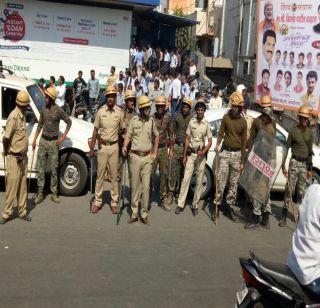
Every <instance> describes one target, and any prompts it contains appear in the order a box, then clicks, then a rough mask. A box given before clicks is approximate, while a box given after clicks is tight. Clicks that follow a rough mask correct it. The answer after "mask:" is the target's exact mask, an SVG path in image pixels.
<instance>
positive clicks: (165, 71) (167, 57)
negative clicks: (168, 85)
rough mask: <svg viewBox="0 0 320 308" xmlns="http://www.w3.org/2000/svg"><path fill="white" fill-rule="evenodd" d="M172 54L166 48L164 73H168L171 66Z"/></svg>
mask: <svg viewBox="0 0 320 308" xmlns="http://www.w3.org/2000/svg"><path fill="white" fill-rule="evenodd" d="M170 60H171V58H170V54H169V52H168V49H166V50H165V52H164V57H163V70H164V73H167V72H168V70H169V66H170Z"/></svg>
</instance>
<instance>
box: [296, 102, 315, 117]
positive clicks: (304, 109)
mask: <svg viewBox="0 0 320 308" xmlns="http://www.w3.org/2000/svg"><path fill="white" fill-rule="evenodd" d="M311 112H312V109H311V108H310V107H309V106H306V105H302V106H301V107H300V108H299V113H298V116H299V117H303V118H310V116H311Z"/></svg>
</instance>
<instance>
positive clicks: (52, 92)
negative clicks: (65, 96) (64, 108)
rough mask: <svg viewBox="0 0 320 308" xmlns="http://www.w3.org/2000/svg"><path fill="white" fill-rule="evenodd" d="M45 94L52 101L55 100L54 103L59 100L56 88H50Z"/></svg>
mask: <svg viewBox="0 0 320 308" xmlns="http://www.w3.org/2000/svg"><path fill="white" fill-rule="evenodd" d="M44 93H45V94H47V95H48V96H49V97H50V98H51V99H53V100H54V101H55V100H56V99H57V97H58V93H57V90H56V89H55V88H54V87H49V88H47V89H45V90H44Z"/></svg>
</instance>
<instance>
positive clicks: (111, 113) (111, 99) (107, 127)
mask: <svg viewBox="0 0 320 308" xmlns="http://www.w3.org/2000/svg"><path fill="white" fill-rule="evenodd" d="M116 96H117V92H116V89H115V88H114V87H113V86H108V87H107V90H106V99H107V103H106V105H104V106H102V107H101V108H100V109H99V111H98V113H97V115H96V118H95V121H94V129H93V134H92V141H91V144H90V156H91V157H93V156H94V145H95V143H96V139H97V135H98V133H99V135H100V145H99V147H100V148H99V152H98V172H97V182H96V188H95V198H94V202H93V206H92V213H93V214H96V213H98V211H99V210H100V208H101V205H102V195H103V186H104V181H105V172H106V170H107V169H108V171H109V173H110V182H111V188H110V194H111V212H112V214H117V206H118V202H119V188H118V183H117V178H118V164H119V146H118V140H119V136H120V134H121V131H122V130H123V129H124V128H125V126H124V120H123V112H122V111H121V109H120V108H119V107H117V106H115V104H116Z"/></svg>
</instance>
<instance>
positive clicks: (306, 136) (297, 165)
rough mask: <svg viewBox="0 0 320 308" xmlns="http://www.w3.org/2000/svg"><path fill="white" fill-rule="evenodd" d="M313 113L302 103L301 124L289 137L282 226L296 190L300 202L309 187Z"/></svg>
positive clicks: (283, 166) (300, 111) (283, 164)
mask: <svg viewBox="0 0 320 308" xmlns="http://www.w3.org/2000/svg"><path fill="white" fill-rule="evenodd" d="M311 115H312V109H311V108H310V107H309V106H306V105H302V106H301V107H300V108H299V112H298V117H299V124H298V125H297V126H296V127H294V128H293V129H292V130H291V132H290V133H289V136H288V139H287V150H288V151H289V149H291V159H290V163H289V171H287V170H286V166H285V162H286V158H287V154H288V151H287V153H286V155H285V157H284V159H283V163H282V172H283V174H284V176H285V177H286V178H287V179H288V180H287V185H286V190H285V196H284V203H283V208H282V218H281V221H280V223H279V226H280V227H284V226H285V225H286V219H287V213H288V207H289V205H290V202H291V200H292V196H290V193H291V194H293V193H294V192H295V191H296V192H297V197H298V202H299V203H300V202H301V200H302V199H303V197H304V194H305V191H306V189H307V184H308V179H311V178H312V155H314V154H313V148H312V147H313V133H312V129H311V128H310V127H309V119H310V116H311Z"/></svg>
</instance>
